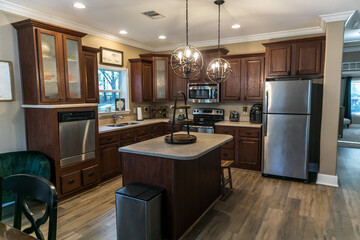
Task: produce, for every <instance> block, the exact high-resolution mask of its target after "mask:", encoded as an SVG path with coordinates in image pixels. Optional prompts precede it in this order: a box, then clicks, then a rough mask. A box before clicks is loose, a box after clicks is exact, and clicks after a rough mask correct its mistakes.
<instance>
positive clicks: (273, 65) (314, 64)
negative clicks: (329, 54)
mask: <svg viewBox="0 0 360 240" xmlns="http://www.w3.org/2000/svg"><path fill="white" fill-rule="evenodd" d="M263 45H264V46H265V59H266V61H265V77H266V78H278V77H303V76H322V75H323V73H324V59H325V37H314V38H304V39H296V40H289V41H282V42H272V43H264V44H263Z"/></svg>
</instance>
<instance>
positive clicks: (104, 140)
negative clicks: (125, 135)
mask: <svg viewBox="0 0 360 240" xmlns="http://www.w3.org/2000/svg"><path fill="white" fill-rule="evenodd" d="M119 140H120V136H119V134H112V135H105V136H102V135H100V137H99V143H100V145H102V144H107V143H113V142H117V141H119Z"/></svg>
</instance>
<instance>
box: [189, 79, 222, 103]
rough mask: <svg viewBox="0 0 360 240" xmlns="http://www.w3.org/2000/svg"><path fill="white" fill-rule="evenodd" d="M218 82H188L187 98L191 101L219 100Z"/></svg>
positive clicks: (211, 101)
mask: <svg viewBox="0 0 360 240" xmlns="http://www.w3.org/2000/svg"><path fill="white" fill-rule="evenodd" d="M219 89H220V88H219V84H218V83H188V84H187V98H188V99H187V100H188V102H191V103H215V102H219Z"/></svg>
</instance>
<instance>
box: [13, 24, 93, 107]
mask: <svg viewBox="0 0 360 240" xmlns="http://www.w3.org/2000/svg"><path fill="white" fill-rule="evenodd" d="M12 25H13V26H14V27H15V28H16V29H17V35H18V46H19V57H20V67H21V76H22V89H23V103H24V104H59V103H74V102H79V103H81V102H84V87H83V86H84V76H83V74H84V71H83V65H84V64H83V57H82V46H81V38H82V37H84V36H85V35H86V34H85V33H81V32H77V31H73V30H70V29H66V28H62V27H58V26H55V25H51V24H47V23H43V22H40V21H36V20H33V19H27V20H23V21H20V22H16V23H13V24H12Z"/></svg>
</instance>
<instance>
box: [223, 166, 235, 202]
mask: <svg viewBox="0 0 360 240" xmlns="http://www.w3.org/2000/svg"><path fill="white" fill-rule="evenodd" d="M233 162H234V161H232V160H221V173H220V175H221V176H220V177H221V194H222V196H223V197H222V199H225V198H226V197H227V196H228V195H229V194H230V193H231V191H230V189H232V188H233V186H232V178H231V168H230V166H231V164H232V163H233ZM225 169H227V170H228V178H225V174H224V170H225ZM227 184H229V185H230V188H228V189H227V188H226V185H227Z"/></svg>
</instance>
